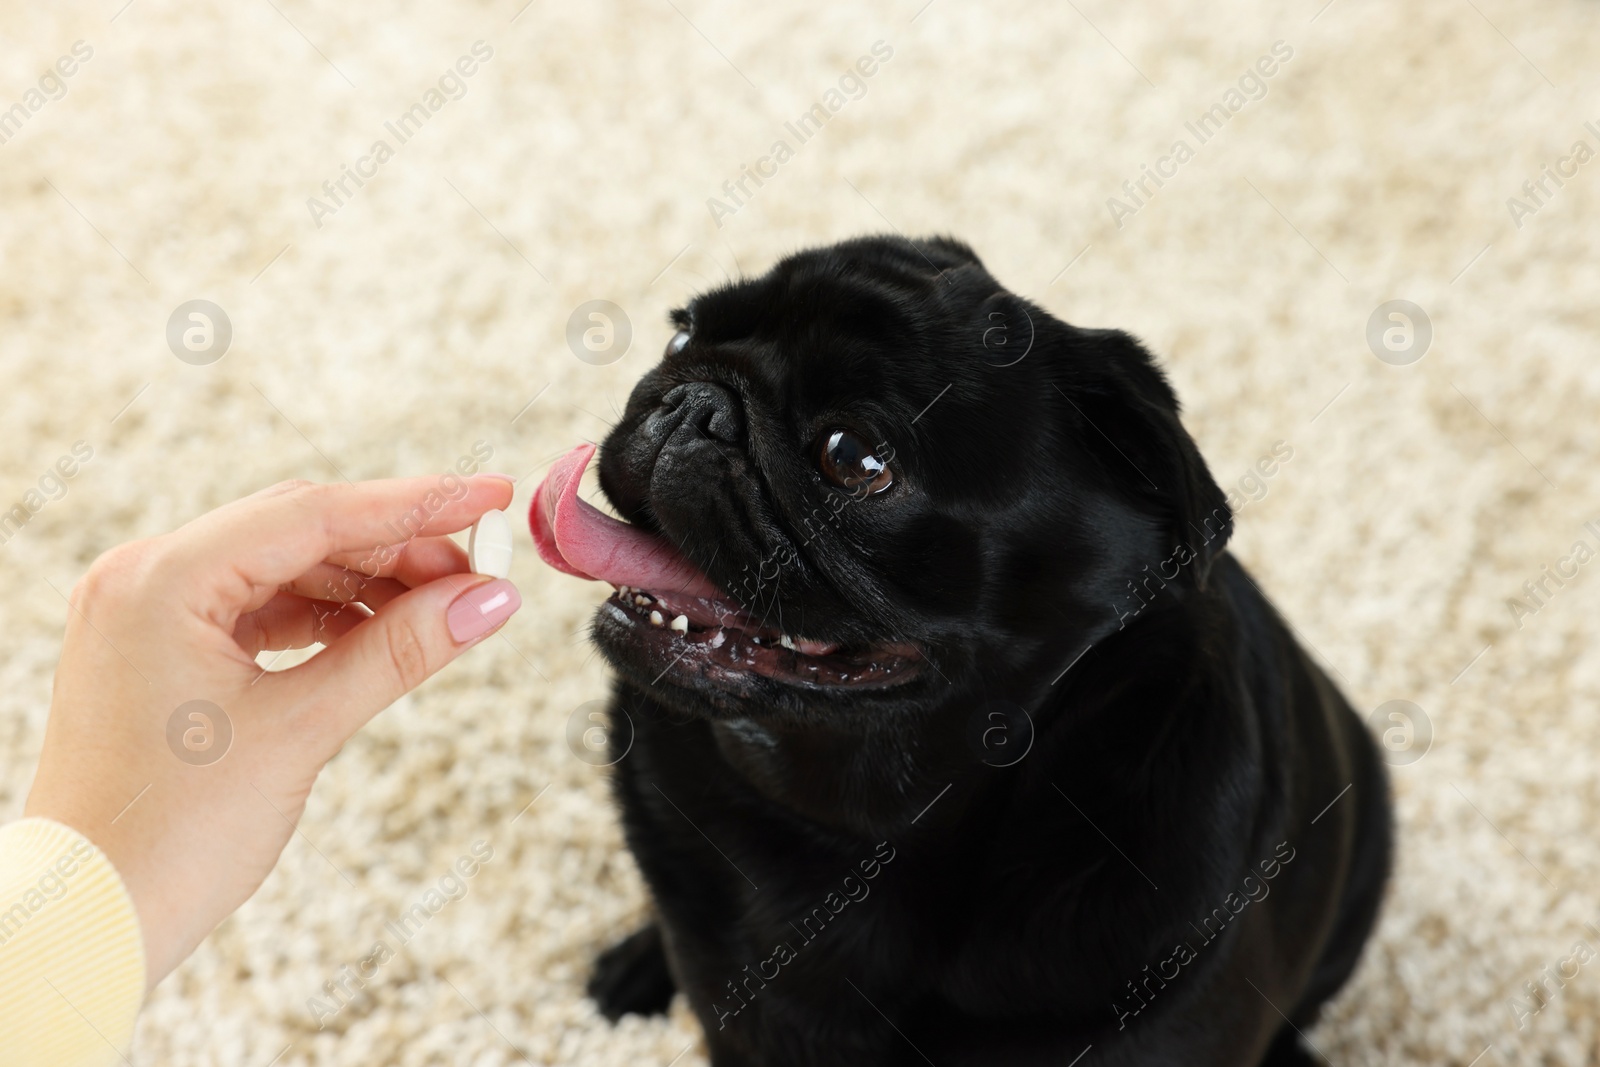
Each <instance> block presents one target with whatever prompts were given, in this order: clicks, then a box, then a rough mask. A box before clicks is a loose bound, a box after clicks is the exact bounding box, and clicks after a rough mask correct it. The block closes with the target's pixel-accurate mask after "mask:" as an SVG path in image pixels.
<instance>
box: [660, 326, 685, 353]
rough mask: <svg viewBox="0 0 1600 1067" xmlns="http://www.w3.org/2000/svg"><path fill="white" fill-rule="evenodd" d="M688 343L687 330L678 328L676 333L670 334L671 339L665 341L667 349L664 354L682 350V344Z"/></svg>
mask: <svg viewBox="0 0 1600 1067" xmlns="http://www.w3.org/2000/svg"><path fill="white" fill-rule="evenodd" d="M688 343H689V331H688V330H679V331H678V332H677V333H675V334H673V335H672V340H670V341H668V342H667V351H666V352H665V353H664V354H665V355H668V356H675V355H677V354H678V353H679V352H682V351H683V346H684V345H686V344H688Z"/></svg>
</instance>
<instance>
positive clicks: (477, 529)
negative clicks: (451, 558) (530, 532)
mask: <svg viewBox="0 0 1600 1067" xmlns="http://www.w3.org/2000/svg"><path fill="white" fill-rule="evenodd" d="M512 547H513V546H512V541H511V522H510V520H508V519H507V518H506V513H505V512H503V511H486V512H484V513H483V516H482V517H481V518H479V519H478V521H477V522H475V523H473V524H472V532H471V533H470V534H468V535H467V565H468V566H470V567H471V568H472V573H473V574H487V575H490V576H491V577H494V578H509V577H511V549H512Z"/></svg>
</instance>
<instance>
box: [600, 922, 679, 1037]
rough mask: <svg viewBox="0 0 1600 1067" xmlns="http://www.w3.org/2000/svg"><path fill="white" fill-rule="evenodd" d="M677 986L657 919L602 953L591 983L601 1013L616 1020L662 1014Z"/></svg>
mask: <svg viewBox="0 0 1600 1067" xmlns="http://www.w3.org/2000/svg"><path fill="white" fill-rule="evenodd" d="M675 989H676V984H675V983H674V982H673V980H672V972H671V970H669V969H668V967H667V953H666V949H665V948H664V947H663V946H662V944H661V929H660V927H658V926H656V925H655V924H654V923H652V924H650V925H649V926H646V927H645V928H644V929H642V930H639V931H637V932H636V933H634V934H632V935H630V936H629V937H627V938H626V939H624V940H623V941H622V942H620V943H619V944H616V945H613V946H612V947H610V948H608V949H606V950H605V951H604V952H602V953H600V958H599V959H597V960H596V961H595V965H594V974H593V975H592V976H591V977H590V978H589V985H588V993H589V996H591V997H593V998H594V1001H595V1003H597V1004H598V1005H600V1013H601V1014H602V1015H604V1016H605V1017H606V1018H607V1019H610V1020H611V1021H612V1022H616V1021H617V1020H618V1019H620V1018H622V1017H623V1016H624V1015H630V1014H632V1015H660V1014H662V1013H663V1012H665V1011H666V1010H667V1005H668V1004H670V1003H671V1002H672V994H673V991H674V990H675Z"/></svg>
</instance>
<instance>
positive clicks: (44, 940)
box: [0, 819, 145, 1067]
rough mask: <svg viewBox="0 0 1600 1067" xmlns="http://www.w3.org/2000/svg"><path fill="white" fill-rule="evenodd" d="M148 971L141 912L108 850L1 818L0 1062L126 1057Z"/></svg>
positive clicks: (10, 1066)
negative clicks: (145, 965) (145, 962)
mask: <svg viewBox="0 0 1600 1067" xmlns="http://www.w3.org/2000/svg"><path fill="white" fill-rule="evenodd" d="M144 977H145V976H144V944H143V942H142V940H141V939H140V935H139V918H138V916H137V915H136V914H135V912H134V910H133V901H132V900H130V899H129V897H128V893H127V890H125V889H124V888H123V886H122V879H121V878H120V877H118V875H117V872H116V870H115V868H113V867H112V866H111V861H110V860H108V859H106V857H105V853H103V852H101V851H100V850H99V849H97V848H95V847H94V845H92V844H91V843H90V842H89V839H88V838H86V837H84V836H83V835H82V834H80V833H78V832H77V831H76V830H73V829H71V828H70V827H67V826H63V825H62V824H61V823H58V822H53V821H52V820H50V819H22V820H20V821H19V822H14V823H9V824H7V825H5V826H0V1063H4V1064H5V1065H6V1067H89V1065H94V1067H99V1065H101V1064H111V1063H119V1062H122V1053H123V1051H124V1050H126V1049H127V1047H128V1041H129V1039H130V1038H131V1037H132V1036H133V1022H134V1018H135V1016H137V1015H138V1013H139V1005H140V1003H141V1002H142V1001H143V1000H144Z"/></svg>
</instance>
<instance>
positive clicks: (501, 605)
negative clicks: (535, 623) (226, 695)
mask: <svg viewBox="0 0 1600 1067" xmlns="http://www.w3.org/2000/svg"><path fill="white" fill-rule="evenodd" d="M521 606H522V597H521V596H520V595H519V594H518V593H517V587H516V586H514V585H512V584H511V583H510V582H509V581H507V580H505V579H504V578H493V579H485V578H484V577H483V576H482V575H477V574H452V575H448V576H446V577H444V578H440V579H438V580H437V581H433V582H429V583H428V584H427V585H422V586H418V587H417V588H415V589H412V590H410V591H409V592H406V593H403V594H401V595H400V596H398V597H396V598H395V599H394V600H391V601H390V602H389V603H387V604H385V605H383V607H381V608H380V609H378V612H377V614H375V615H373V616H372V617H371V618H369V619H367V620H366V621H364V622H362V623H361V624H360V625H358V626H356V628H355V629H353V630H351V631H350V632H349V633H347V634H345V635H344V636H343V637H341V638H339V639H338V640H337V641H335V642H334V643H333V644H332V645H330V646H329V647H328V648H326V649H324V650H323V651H322V653H321V654H320V655H317V656H313V657H312V658H311V659H310V660H307V661H306V662H305V663H303V664H301V665H300V666H298V667H293V668H290V669H289V670H287V671H284V672H283V681H284V682H285V683H288V684H289V685H291V686H293V687H294V688H295V689H296V690H298V691H299V692H300V694H301V696H302V697H303V698H304V699H305V700H306V702H307V704H308V705H309V706H310V707H312V708H314V709H315V711H314V712H313V715H314V717H315V718H316V719H318V720H321V721H322V722H324V723H325V724H326V726H327V727H328V728H330V729H332V730H335V731H337V735H338V737H337V742H338V744H341V745H342V744H343V743H344V742H345V741H346V740H347V739H348V738H349V737H350V736H351V735H352V734H354V733H355V732H356V731H357V730H359V729H360V728H361V727H362V726H364V725H366V723H367V721H368V720H369V719H371V718H372V717H373V716H374V715H376V714H377V713H378V712H380V711H382V710H383V709H384V708H386V707H388V706H389V705H390V704H393V703H394V702H395V701H396V700H398V699H400V697H401V696H403V695H405V694H406V693H408V692H410V691H411V690H413V689H415V688H416V687H417V686H419V685H421V684H422V683H423V682H424V681H425V680H426V679H428V678H429V677H431V676H432V675H433V674H435V673H437V672H438V671H439V670H440V669H441V668H442V667H444V665H445V664H447V663H449V662H450V661H451V660H453V659H455V658H456V657H457V656H459V655H461V653H463V652H465V651H466V650H467V649H468V648H471V647H472V646H473V645H475V644H477V643H478V642H479V641H482V640H483V639H484V638H486V637H488V636H489V635H490V634H492V633H494V631H495V630H497V629H498V628H499V627H500V625H501V624H502V623H504V622H505V621H506V620H507V619H509V618H510V617H511V616H512V614H513V613H515V612H516V610H517V609H518V608H520V607H521ZM296 703H297V704H298V703H300V701H298V700H297V701H296Z"/></svg>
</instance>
